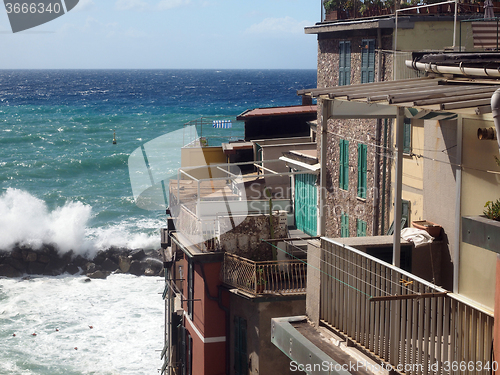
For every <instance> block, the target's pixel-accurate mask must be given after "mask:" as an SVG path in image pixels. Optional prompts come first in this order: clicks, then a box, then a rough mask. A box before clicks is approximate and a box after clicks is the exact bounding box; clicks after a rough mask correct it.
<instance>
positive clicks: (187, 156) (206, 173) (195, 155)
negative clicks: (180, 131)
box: [181, 146, 227, 179]
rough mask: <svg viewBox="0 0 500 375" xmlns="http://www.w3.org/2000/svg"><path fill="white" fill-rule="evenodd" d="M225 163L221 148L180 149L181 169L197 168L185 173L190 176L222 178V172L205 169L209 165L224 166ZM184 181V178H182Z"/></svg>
mask: <svg viewBox="0 0 500 375" xmlns="http://www.w3.org/2000/svg"><path fill="white" fill-rule="evenodd" d="M225 163H227V159H226V155H225V154H224V152H223V151H222V147H220V146H218V147H185V148H182V149H181V168H186V167H197V166H200V167H201V168H198V169H192V170H189V171H187V172H188V173H189V174H190V175H191V176H193V177H195V178H198V179H201V178H217V177H224V176H227V174H224V173H223V172H222V171H219V170H217V169H216V168H207V167H206V166H207V165H210V164H225ZM182 178H183V179H185V178H186V177H182Z"/></svg>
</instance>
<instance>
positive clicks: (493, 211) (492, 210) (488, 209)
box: [483, 199, 500, 221]
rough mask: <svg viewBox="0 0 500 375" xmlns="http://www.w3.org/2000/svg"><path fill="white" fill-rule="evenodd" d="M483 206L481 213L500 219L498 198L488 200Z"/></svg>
mask: <svg viewBox="0 0 500 375" xmlns="http://www.w3.org/2000/svg"><path fill="white" fill-rule="evenodd" d="M484 207H485V210H484V211H483V213H484V215H485V216H486V217H487V218H488V219H490V220H496V221H500V199H497V200H496V202H493V201H488V202H486V204H485V205H484Z"/></svg>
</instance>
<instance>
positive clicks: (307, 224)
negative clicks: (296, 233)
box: [294, 174, 318, 236]
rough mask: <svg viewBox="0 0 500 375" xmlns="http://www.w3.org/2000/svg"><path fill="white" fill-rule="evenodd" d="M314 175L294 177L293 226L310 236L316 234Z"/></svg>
mask: <svg viewBox="0 0 500 375" xmlns="http://www.w3.org/2000/svg"><path fill="white" fill-rule="evenodd" d="M317 196H318V195H317V188H316V175H314V174H297V175H295V207H294V209H295V226H296V227H297V229H299V230H301V231H302V232H304V233H307V234H308V235H310V236H316V234H317V226H316V221H317V205H316V202H317Z"/></svg>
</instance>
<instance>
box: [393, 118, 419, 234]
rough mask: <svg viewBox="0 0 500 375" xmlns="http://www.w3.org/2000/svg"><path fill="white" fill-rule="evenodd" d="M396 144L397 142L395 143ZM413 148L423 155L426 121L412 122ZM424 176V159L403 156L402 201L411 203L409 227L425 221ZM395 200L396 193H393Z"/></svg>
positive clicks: (416, 152)
mask: <svg viewBox="0 0 500 375" xmlns="http://www.w3.org/2000/svg"><path fill="white" fill-rule="evenodd" d="M394 144H395V142H394ZM411 148H412V152H413V153H415V154H423V149H424V121H423V120H412V126H411ZM395 168H396V164H395V163H393V168H392V172H391V176H392V186H396V169H395ZM423 176H424V159H422V158H417V157H415V156H412V155H407V154H403V192H402V194H401V197H402V199H405V200H407V201H409V202H410V215H409V220H410V222H409V223H408V226H409V227H411V222H412V221H415V220H423V211H424V200H423V190H422V189H423V187H424V186H423V185H424V184H423ZM392 194H393V195H392V199H394V191H393V192H392ZM393 220H394V207H392V209H391V212H390V221H391V222H392V221H393Z"/></svg>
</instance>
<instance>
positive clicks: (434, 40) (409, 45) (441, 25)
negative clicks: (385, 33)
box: [397, 21, 474, 51]
mask: <svg viewBox="0 0 500 375" xmlns="http://www.w3.org/2000/svg"><path fill="white" fill-rule="evenodd" d="M461 27H462V29H461V31H460V22H457V35H456V41H455V43H456V46H458V45H460V44H461V45H462V47H465V50H466V51H472V50H473V48H474V41H473V40H472V29H471V23H470V22H463V23H462V26H461ZM460 35H461V38H460ZM416 36H417V37H416ZM397 44H398V45H397V49H398V50H399V51H422V50H433V49H443V48H444V47H452V46H453V21H449V22H444V21H440V22H432V21H431V22H423V21H422V22H415V23H414V27H413V29H401V28H398V40H397ZM462 50H463V49H462Z"/></svg>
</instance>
